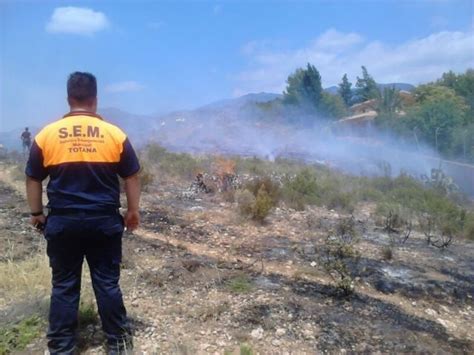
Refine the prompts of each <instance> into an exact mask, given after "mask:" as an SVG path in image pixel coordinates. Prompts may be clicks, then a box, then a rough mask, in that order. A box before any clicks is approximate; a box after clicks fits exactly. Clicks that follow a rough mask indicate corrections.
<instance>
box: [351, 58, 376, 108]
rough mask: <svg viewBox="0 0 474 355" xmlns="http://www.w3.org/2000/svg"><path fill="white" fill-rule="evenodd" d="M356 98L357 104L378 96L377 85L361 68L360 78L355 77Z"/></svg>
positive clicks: (365, 69)
mask: <svg viewBox="0 0 474 355" xmlns="http://www.w3.org/2000/svg"><path fill="white" fill-rule="evenodd" d="M355 86H356V96H357V100H358V101H359V102H363V101H367V100H370V99H375V98H376V97H377V94H378V91H379V90H378V88H377V83H376V82H375V80H374V78H373V77H372V76H371V75H370V74H369V72H368V71H367V68H366V67H365V66H362V78H360V77H357V82H356V85H355Z"/></svg>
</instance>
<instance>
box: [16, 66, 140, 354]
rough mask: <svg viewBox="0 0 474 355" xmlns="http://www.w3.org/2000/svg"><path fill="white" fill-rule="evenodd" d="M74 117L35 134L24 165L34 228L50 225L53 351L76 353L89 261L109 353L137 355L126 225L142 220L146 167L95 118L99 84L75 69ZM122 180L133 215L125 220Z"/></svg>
mask: <svg viewBox="0 0 474 355" xmlns="http://www.w3.org/2000/svg"><path fill="white" fill-rule="evenodd" d="M67 95H68V103H69V106H70V108H71V110H70V112H69V113H67V114H65V115H64V117H63V118H61V119H59V120H57V121H56V122H53V123H51V124H49V125H48V126H46V127H44V128H43V129H42V130H41V131H40V132H39V133H38V135H37V136H36V137H35V139H34V141H33V144H32V146H31V150H30V155H29V159H28V163H27V166H26V171H25V172H26V175H27V176H26V193H27V197H28V204H29V206H30V209H31V223H32V224H33V225H34V226H36V227H37V228H38V229H40V230H41V229H43V228H44V236H45V238H46V240H47V254H48V256H49V263H50V266H51V269H52V292H51V305H50V311H49V329H48V334H47V337H48V348H49V351H50V353H51V354H74V353H76V352H77V348H76V331H77V317H78V307H79V297H80V292H81V272H82V263H83V261H84V258H85V259H86V260H87V263H88V265H89V269H90V276H91V279H92V286H93V288H94V293H95V297H96V300H97V306H98V309H99V315H100V318H101V321H102V328H103V330H104V333H105V337H106V340H107V349H108V350H107V351H108V354H125V353H131V352H130V351H131V349H132V348H133V342H132V334H131V329H130V325H129V323H128V320H127V314H126V310H125V306H124V303H123V299H122V292H121V290H120V286H119V279H120V263H121V260H122V234H123V231H124V227H126V228H127V229H128V230H134V229H135V228H137V227H138V224H139V220H140V216H139V213H138V204H139V199H140V181H139V177H138V172H139V170H140V166H139V163H138V159H137V156H136V154H135V151H134V150H133V148H132V145H131V144H130V142H129V140H128V138H127V136H126V135H125V133H124V132H122V131H121V130H120V129H119V128H118V127H116V126H114V125H112V124H110V123H108V122H106V121H104V120H103V119H102V117H100V116H99V115H98V114H97V113H96V109H97V83H96V78H95V77H94V76H93V75H92V74H89V73H81V72H75V73H72V74H71V75H70V76H69V80H68V82H67ZM47 177H49V182H48V188H47V191H48V200H49V201H48V205H47V208H48V215H47V218H46V217H45V215H44V214H43V202H42V181H43V180H44V179H46V178H47ZM119 177H120V178H122V179H123V180H124V187H125V193H126V197H127V212H126V213H125V215H124V216H123V217H122V216H121V215H120V213H119V207H120V185H119Z"/></svg>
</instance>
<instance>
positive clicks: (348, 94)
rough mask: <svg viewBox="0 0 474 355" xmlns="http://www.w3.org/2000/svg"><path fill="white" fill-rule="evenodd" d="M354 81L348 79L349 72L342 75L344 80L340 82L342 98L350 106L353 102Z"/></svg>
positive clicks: (339, 90)
mask: <svg viewBox="0 0 474 355" xmlns="http://www.w3.org/2000/svg"><path fill="white" fill-rule="evenodd" d="M351 87H352V83H351V82H350V81H349V80H348V79H347V74H344V76H343V77H342V81H341V83H340V84H339V89H338V92H339V95H341V97H342V99H343V100H344V103H345V104H346V106H350V105H351V102H352V89H351Z"/></svg>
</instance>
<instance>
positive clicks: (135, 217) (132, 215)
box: [124, 211, 140, 232]
mask: <svg viewBox="0 0 474 355" xmlns="http://www.w3.org/2000/svg"><path fill="white" fill-rule="evenodd" d="M124 220H125V227H127V230H129V231H131V232H132V231H134V230H135V229H137V228H138V225H139V224H140V214H139V213H138V211H127V212H126V213H125V217H124Z"/></svg>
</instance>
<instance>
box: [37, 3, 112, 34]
mask: <svg viewBox="0 0 474 355" xmlns="http://www.w3.org/2000/svg"><path fill="white" fill-rule="evenodd" d="M108 26H109V21H108V19H107V17H106V16H105V15H104V14H103V13H102V12H99V11H94V10H92V9H89V8H85V7H73V6H67V7H57V8H55V9H54V11H53V14H52V15H51V18H50V19H49V22H48V23H47V24H46V31H48V32H50V33H70V34H78V35H92V34H94V33H95V32H98V31H101V30H103V29H105V28H107V27H108Z"/></svg>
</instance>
